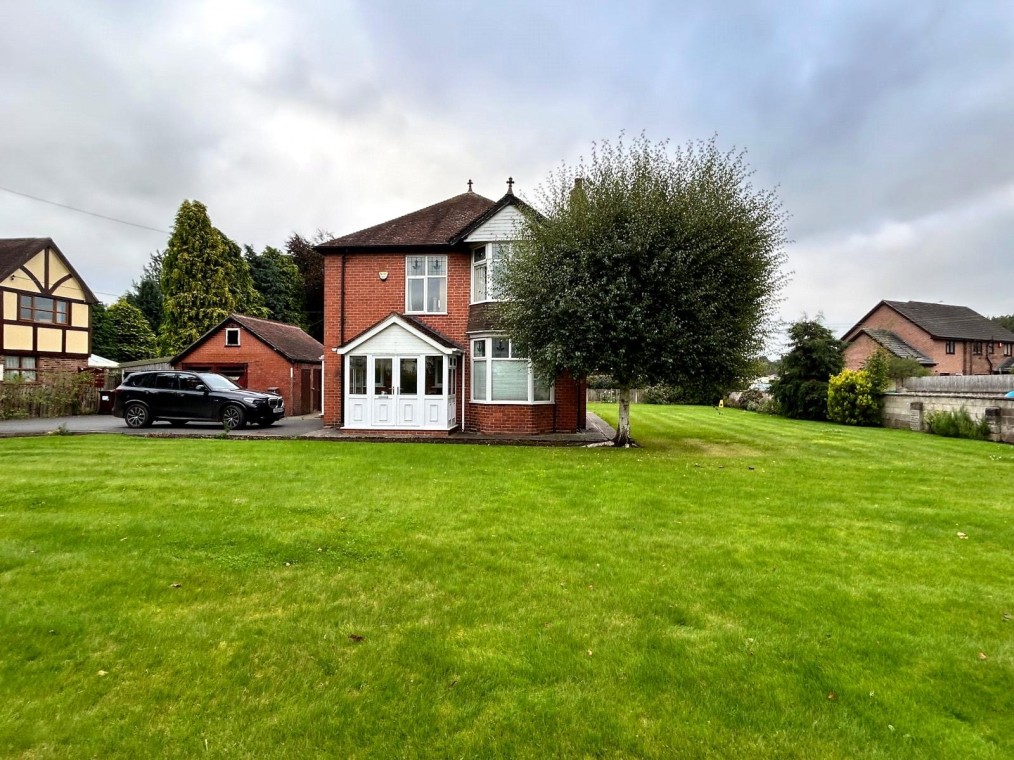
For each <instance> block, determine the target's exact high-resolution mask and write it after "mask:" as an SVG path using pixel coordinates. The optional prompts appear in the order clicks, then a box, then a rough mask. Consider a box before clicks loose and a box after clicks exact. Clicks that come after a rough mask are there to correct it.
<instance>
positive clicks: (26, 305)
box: [18, 293, 70, 325]
mask: <svg viewBox="0 0 1014 760" xmlns="http://www.w3.org/2000/svg"><path fill="white" fill-rule="evenodd" d="M69 312H70V304H69V303H68V302H67V301H61V300H60V299H58V298H45V297H43V296H30V295H25V294H24V293H22V294H21V295H20V296H19V298H18V319H20V320H23V321H25V322H42V323H45V324H56V325H65V324H67V323H68V322H69V321H70V320H69V319H68V314H69Z"/></svg>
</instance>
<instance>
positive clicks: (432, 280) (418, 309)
mask: <svg viewBox="0 0 1014 760" xmlns="http://www.w3.org/2000/svg"><path fill="white" fill-rule="evenodd" d="M405 311H407V312H408V313H409V314H446V313H447V257H446V256H406V257H405Z"/></svg>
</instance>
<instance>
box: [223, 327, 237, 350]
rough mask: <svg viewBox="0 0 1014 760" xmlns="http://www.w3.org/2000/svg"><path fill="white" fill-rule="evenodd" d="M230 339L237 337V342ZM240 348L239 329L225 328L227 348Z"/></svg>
mask: <svg viewBox="0 0 1014 760" xmlns="http://www.w3.org/2000/svg"><path fill="white" fill-rule="evenodd" d="M230 337H235V338H236V340H235V342H233V341H231V340H229V338H230ZM238 346H239V328H238V327H226V328H225V347H226V348H237V347H238Z"/></svg>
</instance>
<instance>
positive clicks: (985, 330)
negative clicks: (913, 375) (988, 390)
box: [842, 301, 1014, 375]
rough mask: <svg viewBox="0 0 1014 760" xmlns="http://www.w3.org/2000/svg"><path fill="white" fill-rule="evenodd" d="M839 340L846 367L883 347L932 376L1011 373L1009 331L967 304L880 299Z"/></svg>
mask: <svg viewBox="0 0 1014 760" xmlns="http://www.w3.org/2000/svg"><path fill="white" fill-rule="evenodd" d="M842 340H843V341H844V342H845V343H846V346H845V366H846V367H848V368H849V369H858V368H860V367H862V365H863V363H864V362H865V361H866V359H867V358H868V357H869V356H870V355H871V354H873V353H874V352H875V351H876V350H877V349H878V348H883V349H885V350H887V351H889V352H890V353H892V354H894V355H895V356H898V357H901V358H904V359H914V360H916V361H918V362H919V363H920V364H922V365H923V366H924V367H926V368H927V369H929V370H930V371H931V372H932V373H933V374H936V375H990V374H994V373H1001V372H1011V371H1014V333H1012V332H1011V331H1010V330H1007V329H1005V328H1003V327H1001V326H1000V325H998V324H997V323H996V322H993V321H992V320H990V319H987V318H986V317H984V316H982V315H981V314H978V313H976V312H974V311H972V310H971V309H969V308H968V307H967V306H949V305H947V304H940V303H924V302H921V301H881V302H880V303H878V304H877V305H876V306H874V307H873V309H871V310H870V311H869V312H868V313H867V314H866V316H864V317H863V318H862V319H860V320H859V322H858V323H857V324H856V325H855V326H854V327H852V329H850V330H849V331H848V332H846V333H845V335H844V336H842Z"/></svg>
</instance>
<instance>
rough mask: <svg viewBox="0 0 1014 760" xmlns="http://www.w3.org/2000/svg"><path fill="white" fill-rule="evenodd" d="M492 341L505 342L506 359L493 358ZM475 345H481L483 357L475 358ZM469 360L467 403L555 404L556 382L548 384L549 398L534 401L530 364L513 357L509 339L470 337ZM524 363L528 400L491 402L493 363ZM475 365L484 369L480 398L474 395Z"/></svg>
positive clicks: (488, 336) (489, 336) (533, 378)
mask: <svg viewBox="0 0 1014 760" xmlns="http://www.w3.org/2000/svg"><path fill="white" fill-rule="evenodd" d="M494 340H507V341H508V348H507V356H506V357H499V358H494V357H493V341H494ZM477 344H481V346H482V350H483V354H484V355H483V356H481V357H476V348H477ZM468 355H469V358H470V359H471V360H472V364H471V369H472V372H471V376H470V377H469V392H468V395H469V401H471V402H472V403H473V404H491V405H497V406H504V405H511V406H541V405H544V404H554V403H556V382H555V381H554V382H552V383H550V384H549V398H548V399H540V400H538V401H536V400H535V372H534V371H533V369H532V363H531V362H530V361H528V360H527V359H522V358H520V357H515V356H514V347H513V346H512V345H511V344H510V341H509V339H507V338H506V337H505V336H503V335H483V336H477V335H473V336H471V341H470V344H469V352H468ZM521 361H524V362H526V363H527V365H528V398H527V399H525V400H523V401H494V400H493V374H494V373H493V362H521ZM476 363H481V364H484V365H485V367H486V382H485V395H484V397H482V398H477V397H476V395H475V379H474V378H475V365H476Z"/></svg>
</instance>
